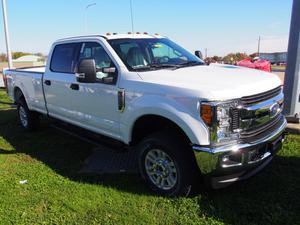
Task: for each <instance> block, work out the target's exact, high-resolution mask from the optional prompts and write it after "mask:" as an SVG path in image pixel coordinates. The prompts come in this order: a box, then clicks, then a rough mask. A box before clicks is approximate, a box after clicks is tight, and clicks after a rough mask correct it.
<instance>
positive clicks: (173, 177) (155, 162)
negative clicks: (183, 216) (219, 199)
mask: <svg viewBox="0 0 300 225" xmlns="http://www.w3.org/2000/svg"><path fill="white" fill-rule="evenodd" d="M181 139H182V138H180V137H178V136H177V135H170V134H168V133H167V132H159V133H155V134H152V135H150V136H148V137H146V138H145V139H144V140H142V141H141V143H140V144H139V145H138V146H137V148H138V149H137V150H138V151H139V158H138V161H139V168H140V173H141V175H142V177H143V179H144V180H145V181H146V183H147V184H148V186H149V187H150V189H151V190H152V191H154V192H156V193H157V194H159V195H163V196H170V197H175V196H188V195H190V194H191V193H192V189H193V188H194V187H197V183H198V182H201V180H200V178H199V177H200V176H199V170H198V168H197V167H196V164H195V158H194V157H193V155H192V151H191V149H189V145H188V144H187V143H184V142H183V141H180V140H181ZM198 178H199V179H198Z"/></svg>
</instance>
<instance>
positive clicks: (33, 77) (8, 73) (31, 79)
mask: <svg viewBox="0 0 300 225" xmlns="http://www.w3.org/2000/svg"><path fill="white" fill-rule="evenodd" d="M45 69H46V68H45V67H44V66H40V67H25V68H18V69H9V70H4V76H5V79H6V85H7V90H8V94H9V96H10V97H11V98H12V100H13V101H14V102H16V100H17V99H16V97H17V95H16V88H15V87H17V88H18V89H20V91H21V92H22V93H23V95H24V97H25V99H26V102H27V105H28V108H29V109H30V110H33V111H37V112H41V113H44V114H46V113H47V110H46V104H45V98H44V93H43V75H44V73H45Z"/></svg>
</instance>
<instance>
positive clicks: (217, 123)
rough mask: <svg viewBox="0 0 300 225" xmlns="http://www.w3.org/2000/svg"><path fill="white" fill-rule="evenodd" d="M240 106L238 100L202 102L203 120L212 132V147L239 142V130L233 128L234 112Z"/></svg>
mask: <svg viewBox="0 0 300 225" xmlns="http://www.w3.org/2000/svg"><path fill="white" fill-rule="evenodd" d="M238 106H239V102H238V100H233V101H226V102H201V112H200V114H201V118H202V120H203V121H204V122H205V124H206V125H207V127H208V129H209V130H210V142H211V145H214V146H217V145H224V144H230V143H234V142H237V139H238V130H234V129H233V127H232V111H233V110H234V109H237V108H238Z"/></svg>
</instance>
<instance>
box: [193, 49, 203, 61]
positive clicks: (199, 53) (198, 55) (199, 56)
mask: <svg viewBox="0 0 300 225" xmlns="http://www.w3.org/2000/svg"><path fill="white" fill-rule="evenodd" d="M195 55H196V56H197V57H198V58H200V59H203V54H202V52H201V51H199V50H197V51H195Z"/></svg>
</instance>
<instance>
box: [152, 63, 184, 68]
mask: <svg viewBox="0 0 300 225" xmlns="http://www.w3.org/2000/svg"><path fill="white" fill-rule="evenodd" d="M149 66H151V67H152V68H176V69H177V68H179V65H177V64H166V63H165V64H159V63H155V64H150V65H149Z"/></svg>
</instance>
